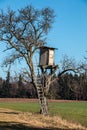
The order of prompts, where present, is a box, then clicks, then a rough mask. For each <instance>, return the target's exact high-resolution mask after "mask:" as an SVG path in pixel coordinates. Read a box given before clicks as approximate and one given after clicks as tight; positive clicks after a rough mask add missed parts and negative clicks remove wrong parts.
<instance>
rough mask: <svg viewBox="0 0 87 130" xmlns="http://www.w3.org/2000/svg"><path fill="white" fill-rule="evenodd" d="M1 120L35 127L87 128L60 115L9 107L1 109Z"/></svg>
mask: <svg viewBox="0 0 87 130" xmlns="http://www.w3.org/2000/svg"><path fill="white" fill-rule="evenodd" d="M0 121H1V122H14V123H15V122H16V123H22V124H26V126H29V127H34V128H52V129H54V128H62V129H78V130H87V129H86V128H85V127H83V126H81V125H80V124H74V123H72V122H68V121H66V120H63V119H61V118H60V117H58V116H54V117H49V116H46V117H44V116H41V115H39V114H32V113H28V112H18V111H13V110H9V109H0Z"/></svg>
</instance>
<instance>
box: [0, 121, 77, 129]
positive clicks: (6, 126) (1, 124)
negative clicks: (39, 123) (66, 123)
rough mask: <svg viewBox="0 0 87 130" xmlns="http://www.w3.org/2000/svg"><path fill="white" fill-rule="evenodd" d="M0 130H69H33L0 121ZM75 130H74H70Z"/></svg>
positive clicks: (18, 124)
mask: <svg viewBox="0 0 87 130" xmlns="http://www.w3.org/2000/svg"><path fill="white" fill-rule="evenodd" d="M0 130H69V129H61V128H34V127H30V126H26V124H22V123H16V122H15V123H14V122H2V121H0ZM72 130H75V129H72Z"/></svg>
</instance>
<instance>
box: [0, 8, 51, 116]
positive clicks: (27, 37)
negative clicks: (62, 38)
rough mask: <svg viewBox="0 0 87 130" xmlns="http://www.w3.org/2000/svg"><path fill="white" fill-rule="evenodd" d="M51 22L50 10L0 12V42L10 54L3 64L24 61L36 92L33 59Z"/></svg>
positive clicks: (43, 40)
mask: <svg viewBox="0 0 87 130" xmlns="http://www.w3.org/2000/svg"><path fill="white" fill-rule="evenodd" d="M53 20H54V11H53V10H52V9H50V8H44V9H42V10H38V9H35V8H33V7H32V6H27V7H25V8H23V9H20V10H18V12H15V11H13V10H11V9H8V11H7V12H6V13H4V11H3V10H1V12H0V41H3V43H2V44H6V50H5V51H7V50H9V51H10V52H11V55H9V56H8V57H7V58H6V60H5V62H4V64H6V65H8V64H11V63H13V62H14V61H15V60H17V59H19V60H20V59H22V60H25V61H26V64H27V65H28V71H27V74H28V76H29V78H31V81H32V83H33V85H34V86H35V88H36V90H37V91H38V89H37V84H36V80H35V71H34V64H33V57H34V54H35V52H36V50H37V49H38V48H39V47H41V46H44V44H46V36H47V34H48V32H49V30H50V29H51V27H52V23H53ZM43 114H44V113H43Z"/></svg>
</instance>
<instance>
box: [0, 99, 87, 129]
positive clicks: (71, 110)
mask: <svg viewBox="0 0 87 130" xmlns="http://www.w3.org/2000/svg"><path fill="white" fill-rule="evenodd" d="M0 108H4V109H11V110H16V111H21V112H30V113H34V114H35V113H38V112H39V109H40V107H39V103H38V102H0ZM49 115H50V116H51V117H54V116H58V117H61V118H62V119H67V120H68V121H70V122H73V123H76V124H78V123H80V124H81V125H82V126H85V127H87V102H64V101H63V102H62V101H60V102H56V101H55V102H49Z"/></svg>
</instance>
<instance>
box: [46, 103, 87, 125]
mask: <svg viewBox="0 0 87 130" xmlns="http://www.w3.org/2000/svg"><path fill="white" fill-rule="evenodd" d="M49 107H50V114H52V115H59V116H61V117H62V118H63V119H67V120H69V121H70V120H71V121H73V122H76V123H80V124H82V125H84V126H86V127H87V102H66V103H50V104H49Z"/></svg>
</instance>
